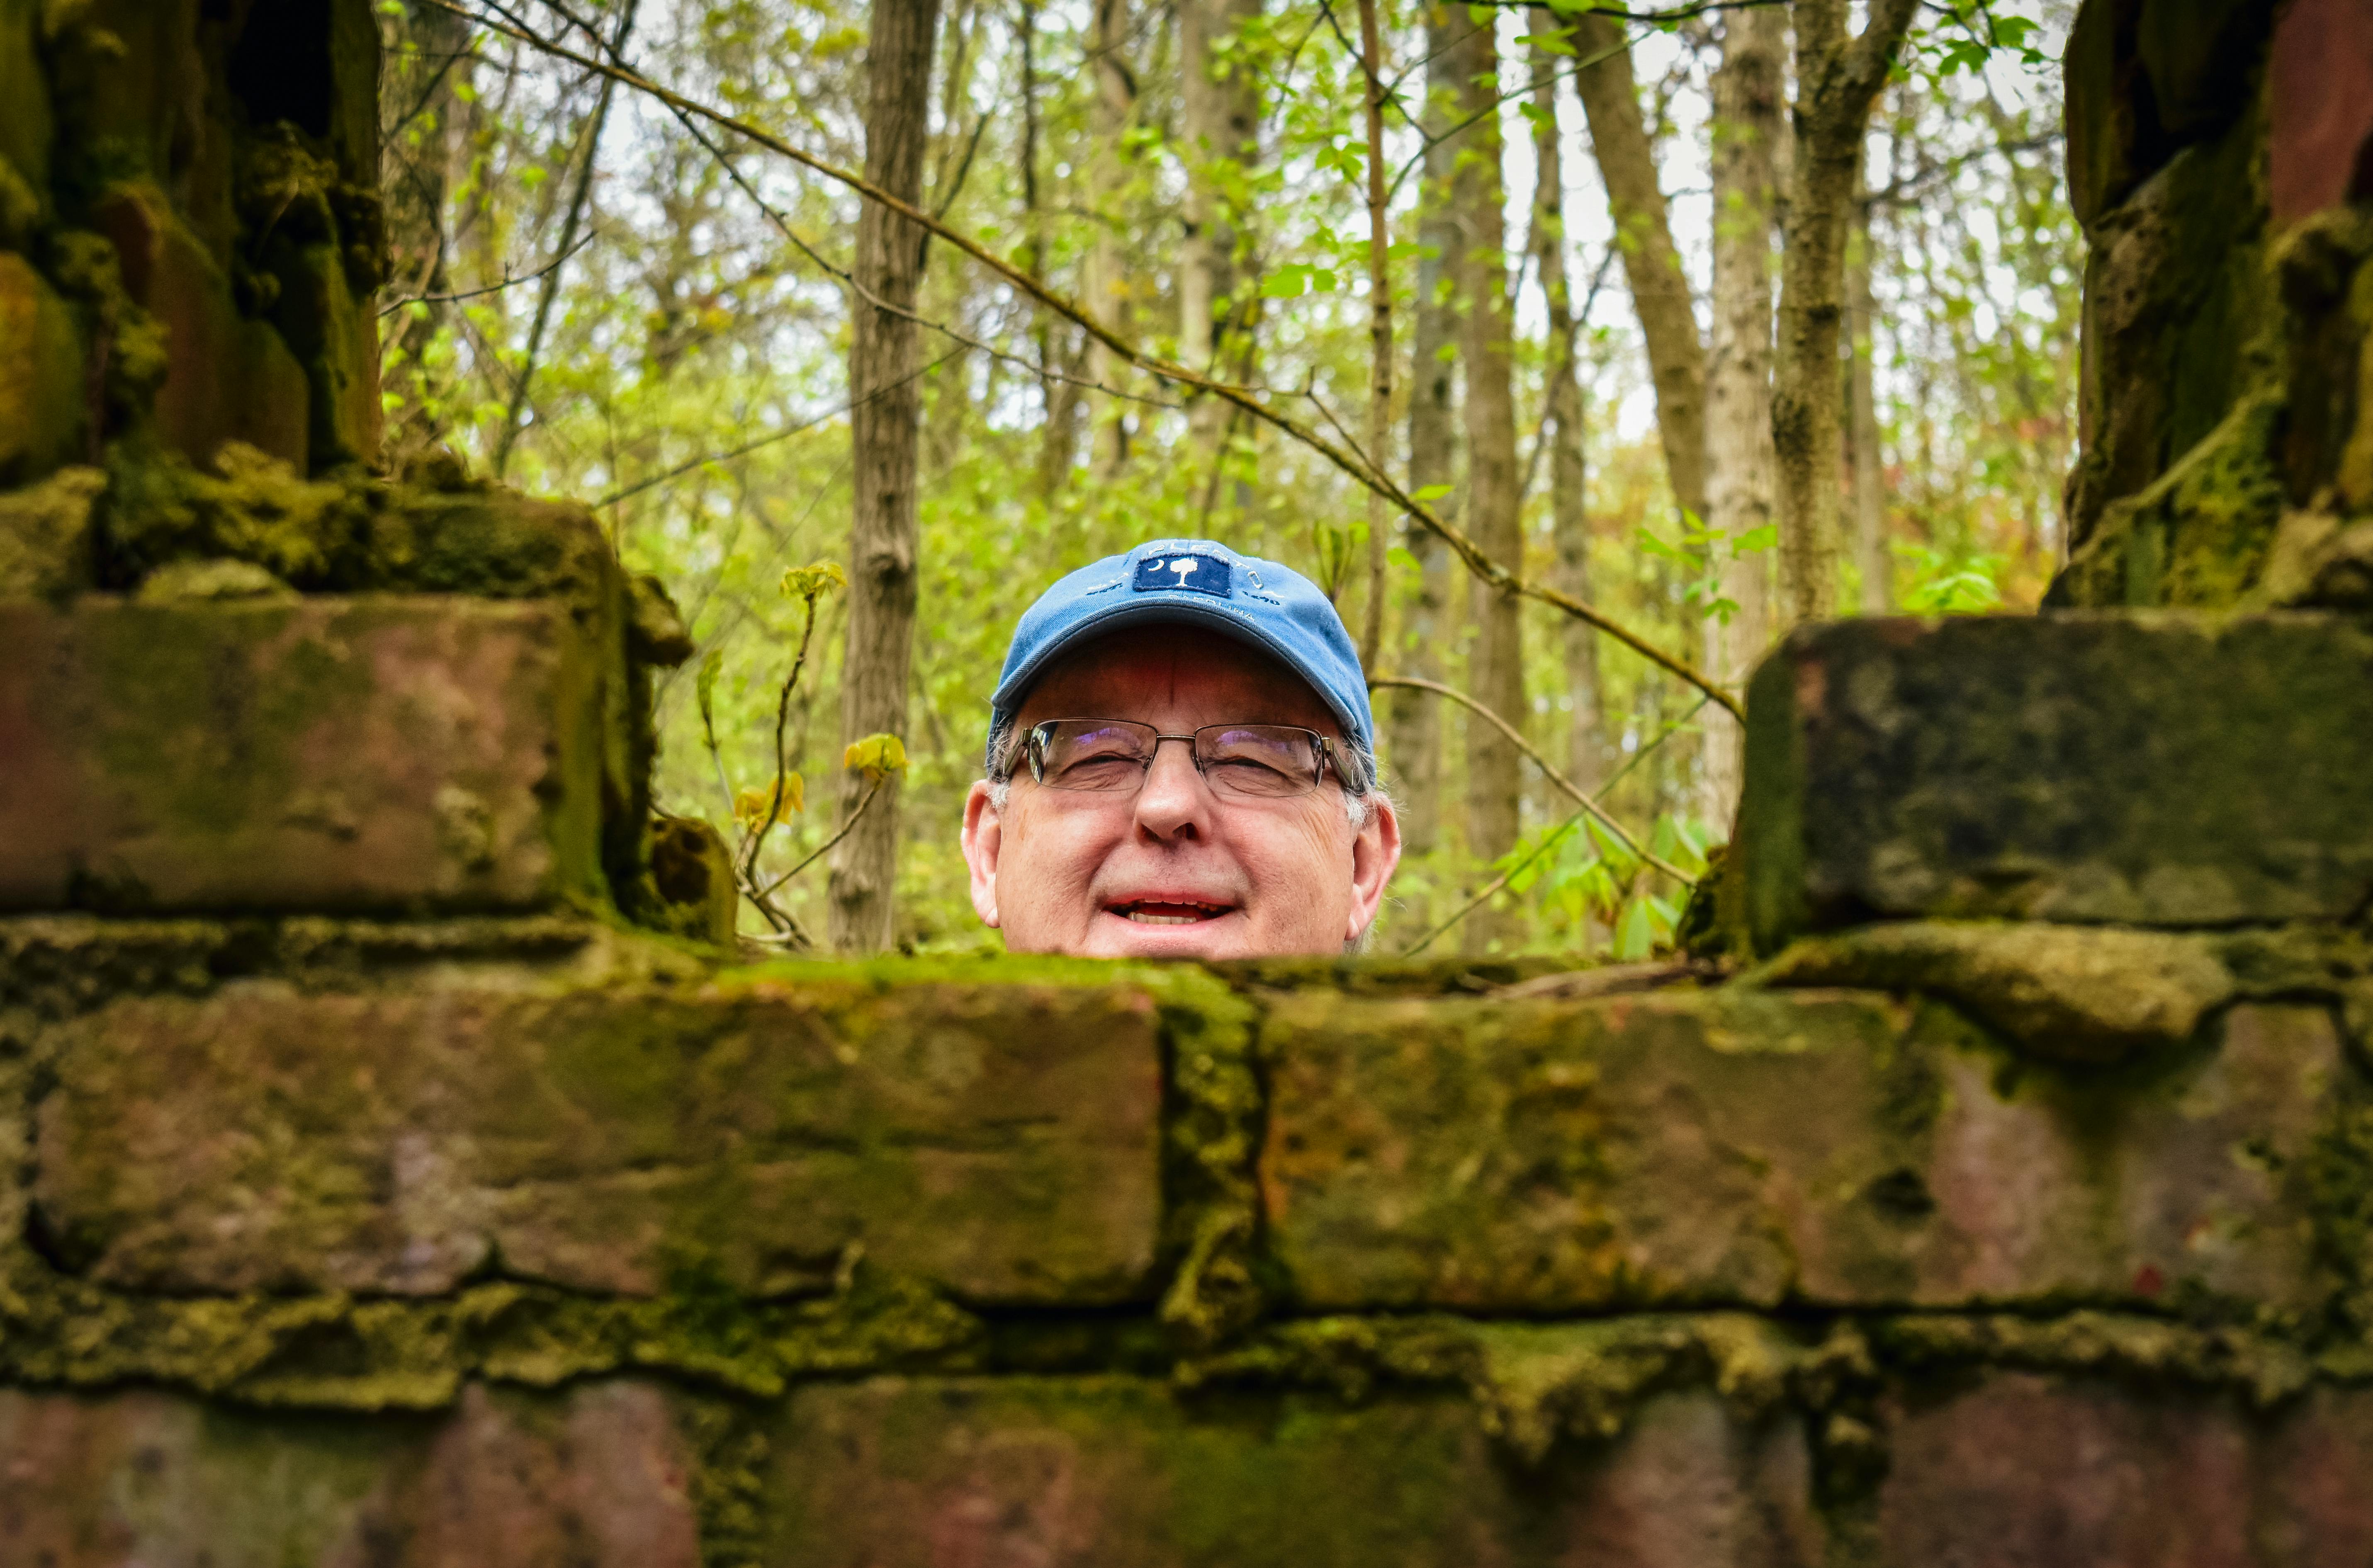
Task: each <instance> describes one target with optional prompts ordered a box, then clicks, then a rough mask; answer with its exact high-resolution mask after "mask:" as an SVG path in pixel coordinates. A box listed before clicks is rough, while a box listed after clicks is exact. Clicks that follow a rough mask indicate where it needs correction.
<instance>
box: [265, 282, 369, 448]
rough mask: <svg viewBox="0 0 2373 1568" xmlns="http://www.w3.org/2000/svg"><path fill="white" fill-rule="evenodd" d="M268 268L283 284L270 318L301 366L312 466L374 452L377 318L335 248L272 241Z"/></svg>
mask: <svg viewBox="0 0 2373 1568" xmlns="http://www.w3.org/2000/svg"><path fill="white" fill-rule="evenodd" d="M265 265H266V266H267V267H268V268H269V269H270V270H271V272H272V273H273V275H274V276H275V277H276V278H278V279H279V281H280V297H279V300H278V302H277V303H276V304H275V306H274V308H273V313H272V321H273V325H274V326H275V327H277V328H278V329H279V331H280V336H281V337H282V338H283V339H284V340H286V343H287V344H288V347H289V348H290V349H291V350H292V351H294V353H295V354H296V356H297V359H298V362H299V363H300V364H301V365H303V366H304V367H305V379H306V384H307V387H308V389H309V391H310V397H311V417H310V437H309V439H310V444H311V450H312V455H313V466H314V467H315V468H317V469H318V468H327V467H330V466H333V465H334V464H338V463H348V462H365V463H367V462H369V461H370V460H371V459H374V458H376V457H377V456H378V455H379V437H380V420H381V410H380V401H379V321H378V319H377V317H375V316H374V315H373V314H372V313H371V308H370V301H369V299H368V297H367V296H363V295H360V294H358V293H357V290H356V287H355V285H354V283H353V281H352V280H351V279H349V278H348V276H347V271H346V262H345V257H344V254H343V252H342V251H341V250H340V249H339V247H338V246H337V245H335V244H332V243H313V244H304V245H299V244H297V243H295V242H293V241H290V240H287V239H285V238H283V239H275V240H274V241H273V243H272V244H271V245H270V246H269V247H268V248H267V250H266V252H265Z"/></svg>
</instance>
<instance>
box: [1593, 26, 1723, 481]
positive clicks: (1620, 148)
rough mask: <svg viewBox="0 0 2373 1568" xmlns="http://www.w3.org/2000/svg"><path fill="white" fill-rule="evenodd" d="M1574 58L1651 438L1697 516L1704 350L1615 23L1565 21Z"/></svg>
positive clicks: (1702, 462)
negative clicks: (1650, 413)
mask: <svg viewBox="0 0 2373 1568" xmlns="http://www.w3.org/2000/svg"><path fill="white" fill-rule="evenodd" d="M1572 28H1573V31H1572V45H1573V49H1574V52H1576V53H1577V54H1578V55H1580V56H1581V58H1582V59H1584V60H1585V61H1595V62H1596V64H1590V65H1587V66H1585V67H1584V69H1582V70H1581V71H1579V72H1577V73H1575V75H1574V86H1575V87H1576V88H1577V89H1578V90H1579V91H1580V92H1581V94H1582V108H1583V112H1584V115H1586V116H1587V117H1588V118H1589V121H1590V145H1591V147H1592V149H1593V150H1594V151H1595V152H1596V154H1597V155H1598V173H1599V179H1600V180H1601V181H1602V182H1603V183H1604V184H1605V185H1606V187H1607V208H1608V210H1609V212H1610V214H1611V215H1613V217H1614V219H1615V232H1616V239H1617V243H1618V244H1619V245H1620V246H1621V247H1622V251H1623V275H1624V278H1625V281H1626V282H1628V283H1629V284H1630V285H1631V302H1632V306H1633V308H1634V309H1636V310H1637V311H1638V313H1639V317H1640V333H1641V336H1642V338H1644V339H1645V340H1646V343H1647V349H1648V372H1649V375H1650V377H1652V378H1653V379H1654V382H1655V387H1656V433H1657V435H1658V436H1659V437H1660V438H1661V440H1662V441H1663V443H1664V447H1665V470H1666V473H1667V474H1668V475H1670V477H1671V480H1672V486H1673V499H1674V500H1675V501H1676V502H1677V503H1678V504H1679V505H1682V506H1684V507H1686V508H1688V509H1689V511H1691V512H1694V513H1696V514H1697V516H1698V517H1701V518H1702V517H1705V516H1706V424H1705V419H1706V415H1705V399H1706V390H1705V345H1704V344H1703V343H1702V342H1701V341H1700V339H1699V337H1698V323H1697V318H1696V316H1695V315H1693V314H1692V313H1691V311H1690V308H1689V277H1688V274H1686V273H1683V272H1682V271H1681V253H1680V251H1679V250H1677V249H1676V248H1675V246H1674V244H1673V225H1672V217H1671V215H1670V214H1669V212H1668V211H1667V210H1666V204H1665V192H1664V189H1663V187H1661V186H1660V185H1658V184H1657V183H1656V155H1655V149H1654V146H1653V145H1650V143H1649V139H1648V122H1647V119H1646V117H1645V116H1643V115H1642V113H1641V110H1640V89H1639V85H1638V83H1637V82H1636V81H1634V79H1633V77H1632V74H1631V50H1630V48H1629V47H1627V46H1626V44H1625V42H1624V35H1623V24H1622V23H1621V22H1619V21H1616V20H1614V19H1612V18H1610V17H1604V16H1600V15H1597V14H1596V13H1591V14H1587V15H1584V16H1581V17H1576V18H1574V21H1573V23H1572Z"/></svg>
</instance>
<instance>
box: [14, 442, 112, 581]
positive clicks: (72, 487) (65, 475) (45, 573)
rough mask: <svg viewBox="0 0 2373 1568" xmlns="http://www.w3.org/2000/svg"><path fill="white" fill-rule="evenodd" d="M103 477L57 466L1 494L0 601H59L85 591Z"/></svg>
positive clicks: (94, 559)
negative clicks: (16, 488) (94, 519)
mask: <svg viewBox="0 0 2373 1568" xmlns="http://www.w3.org/2000/svg"><path fill="white" fill-rule="evenodd" d="M106 489H107V475H105V474H104V473H102V472H100V471H99V470H97V469H92V468H65V469H60V470H57V471H56V472H54V473H53V474H51V475H50V476H49V477H48V478H46V479H43V480H41V482H39V483H36V484H29V485H27V486H26V487H25V488H24V489H22V490H13V491H9V492H7V493H6V494H0V600H6V599H28V598H38V599H47V600H50V601H52V602H59V601H63V600H64V599H66V598H72V597H73V596H74V595H76V594H77V593H81V592H84V591H86V590H88V588H89V587H90V586H91V578H92V575H93V574H94V572H95V571H96V570H97V567H98V552H97V548H96V547H97V543H98V540H97V530H96V528H94V527H93V512H94V510H95V507H96V505H97V503H98V500H99V495H100V494H101V493H102V492H104V491H105V490H106Z"/></svg>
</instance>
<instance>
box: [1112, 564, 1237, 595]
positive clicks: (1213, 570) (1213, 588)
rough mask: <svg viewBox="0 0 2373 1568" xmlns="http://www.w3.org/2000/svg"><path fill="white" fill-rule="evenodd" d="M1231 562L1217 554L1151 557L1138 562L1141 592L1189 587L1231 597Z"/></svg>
mask: <svg viewBox="0 0 2373 1568" xmlns="http://www.w3.org/2000/svg"><path fill="white" fill-rule="evenodd" d="M1228 577H1229V571H1228V563H1226V562H1225V561H1222V560H1221V559H1220V558H1219V557H1218V556H1216V555H1149V556H1147V557H1146V558H1145V559H1144V560H1142V561H1140V562H1139V563H1137V580H1136V581H1135V582H1134V583H1133V584H1131V585H1130V587H1132V589H1133V590H1134V591H1136V592H1138V593H1141V594H1142V593H1151V592H1152V591H1153V590H1154V589H1156V588H1190V589H1192V590H1194V591H1195V592H1196V593H1198V594H1212V595H1215V596H1217V597H1218V598H1227V597H1228Z"/></svg>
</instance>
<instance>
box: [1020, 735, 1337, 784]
mask: <svg viewBox="0 0 2373 1568" xmlns="http://www.w3.org/2000/svg"><path fill="white" fill-rule="evenodd" d="M1165 740H1183V741H1185V742H1186V744H1187V749H1188V750H1189V751H1190V752H1191V754H1192V755H1193V757H1194V759H1195V771H1196V772H1198V773H1200V774H1202V775H1203V778H1204V781H1205V782H1206V783H1208V784H1210V786H1211V788H1212V789H1213V790H1214V791H1215V792H1216V793H1218V794H1221V795H1224V796H1237V797H1240V798H1244V799H1252V800H1277V799H1282V798H1284V797H1287V796H1296V795H1308V794H1309V793H1310V792H1311V791H1312V790H1314V789H1316V788H1317V787H1318V785H1319V783H1320V781H1322V780H1324V779H1325V778H1326V776H1327V772H1328V770H1330V769H1331V770H1333V772H1334V773H1335V776H1336V778H1337V779H1338V780H1339V781H1341V783H1342V784H1343V787H1344V788H1345V789H1347V790H1349V791H1350V792H1351V793H1352V794H1354V795H1357V794H1360V793H1361V792H1362V791H1363V790H1365V789H1366V788H1367V782H1366V780H1365V778H1364V777H1363V776H1362V773H1361V772H1359V771H1358V770H1357V769H1355V768H1347V767H1346V766H1344V763H1343V758H1342V755H1341V753H1340V752H1339V751H1338V750H1337V749H1336V746H1335V743H1334V742H1333V741H1331V740H1329V739H1327V738H1326V737H1325V736H1323V735H1320V734H1319V733H1318V732H1317V731H1316V730H1311V729H1302V728H1299V727H1297V726H1293V725H1285V724H1210V725H1205V726H1203V727H1202V728H1200V729H1198V730H1197V731H1195V732H1194V733H1193V734H1192V735H1164V734H1163V733H1162V732H1161V731H1159V730H1157V729H1155V728H1154V727H1153V726H1151V725H1150V724H1135V723H1132V722H1130V721H1129V720H1128V719H1048V720H1047V721H1046V722H1045V723H1044V724H1038V725H1033V726H1031V728H1030V732H1029V733H1028V734H1027V735H1025V736H1023V738H1022V758H1023V760H1024V761H1028V762H1029V764H1030V776H1031V777H1032V778H1033V779H1035V780H1036V781H1037V782H1038V783H1039V784H1044V785H1045V786H1046V788H1048V789H1074V790H1086V791H1093V792H1095V793H1098V794H1119V793H1122V792H1124V791H1129V790H1134V789H1136V788H1138V787H1139V786H1140V785H1141V784H1144V782H1145V775H1146V772H1147V770H1149V769H1151V767H1152V766H1153V756H1154V753H1155V751H1157V750H1158V749H1160V748H1161V745H1162V743H1163V741H1165ZM1008 771H1009V772H1011V767H1010V766H1009V769H1008Z"/></svg>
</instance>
